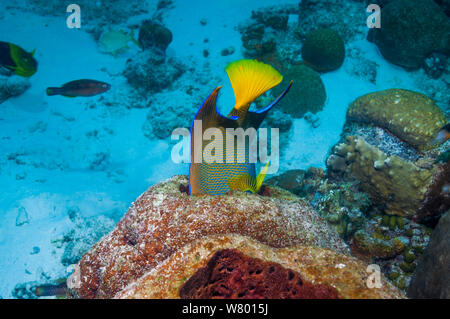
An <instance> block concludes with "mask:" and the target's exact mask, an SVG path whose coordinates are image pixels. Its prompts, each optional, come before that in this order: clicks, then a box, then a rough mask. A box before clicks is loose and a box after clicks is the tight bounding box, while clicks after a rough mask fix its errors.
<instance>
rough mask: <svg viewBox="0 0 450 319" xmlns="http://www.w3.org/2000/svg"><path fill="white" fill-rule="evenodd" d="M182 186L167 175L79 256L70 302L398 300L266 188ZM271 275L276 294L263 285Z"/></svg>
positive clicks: (297, 203) (297, 205) (305, 212)
mask: <svg viewBox="0 0 450 319" xmlns="http://www.w3.org/2000/svg"><path fill="white" fill-rule="evenodd" d="M187 183H188V181H187V177H186V176H175V177H173V178H172V179H170V180H167V181H165V182H162V183H160V184H157V185H155V186H153V187H151V188H150V189H149V190H148V191H147V192H145V193H144V194H142V195H141V196H140V197H139V198H138V199H137V200H136V201H135V202H134V204H133V206H132V207H130V209H129V210H128V212H127V213H126V215H125V216H124V217H123V219H122V220H121V221H120V222H119V223H118V224H117V226H116V228H115V229H114V230H113V231H112V232H111V233H110V234H108V235H107V236H105V237H104V238H103V239H102V240H101V241H100V242H99V243H97V244H96V245H95V246H94V247H93V248H92V249H91V251H90V252H88V253H87V254H86V255H84V256H83V258H82V259H81V261H80V262H79V264H78V267H79V269H80V273H79V274H78V275H76V274H74V275H72V278H71V280H72V279H75V281H76V280H78V283H79V286H78V288H76V287H75V288H72V289H71V290H70V291H69V295H70V296H71V297H78V298H111V297H117V298H142V297H145V298H182V297H189V298H195V297H208V298H209V297H212V298H227V297H230V296H233V297H237V298H249V297H252V298H253V297H263V296H266V297H268V296H270V297H276V298H311V297H314V298H319V297H322V298H336V297H338V298H401V297H403V294H402V293H401V292H400V291H399V290H397V289H396V288H394V287H393V286H392V285H391V284H390V283H389V282H388V281H386V280H385V279H384V278H382V279H381V280H382V288H380V289H370V288H367V286H366V279H367V276H368V273H367V272H366V267H367V264H365V263H364V262H362V261H359V260H357V259H355V258H353V257H351V256H349V255H348V247H347V245H346V244H345V243H344V242H343V241H342V240H341V239H340V238H339V236H338V235H337V234H336V233H335V232H334V231H333V230H332V229H330V228H329V227H328V225H327V223H326V222H325V221H324V220H323V219H322V218H320V216H319V215H318V214H317V213H316V212H315V211H314V209H313V208H312V207H311V206H310V205H309V204H308V203H307V202H306V201H305V200H302V199H300V198H298V197H297V196H295V195H294V194H292V193H290V192H288V191H285V190H282V189H280V188H278V187H275V186H266V187H265V188H264V190H263V193H262V195H251V194H246V193H241V192H233V193H230V194H227V195H225V196H215V197H211V196H201V197H192V196H189V195H187V194H186V193H185V191H186V190H187ZM225 265H226V267H225ZM243 269H246V270H248V274H243V273H242V272H241V271H240V270H243ZM241 276H244V277H245V278H247V277H248V281H246V282H245V283H243V282H242V280H243V277H241ZM274 276H277V278H279V282H280V286H279V287H274V286H273V284H271V285H267V283H268V282H269V281H271V280H272V279H273V278H274ZM73 277H76V278H73ZM238 277H239V278H238ZM214 278H216V279H217V280H219V281H220V282H221V283H223V285H220V286H218V285H217V284H215V280H216V279H214ZM271 278H272V279H271ZM239 282H241V283H240V284H239ZM202 287H204V288H202Z"/></svg>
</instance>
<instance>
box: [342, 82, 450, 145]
mask: <svg viewBox="0 0 450 319" xmlns="http://www.w3.org/2000/svg"><path fill="white" fill-rule="evenodd" d="M347 119H348V120H350V121H356V122H362V123H369V124H374V125H377V126H379V127H382V128H384V129H387V130H388V131H389V132H391V133H393V134H394V135H395V136H397V137H398V138H400V139H401V140H404V141H405V142H407V143H409V144H410V145H412V146H414V147H415V148H417V149H419V150H423V149H428V148H430V141H431V140H432V139H433V138H434V137H435V136H436V134H437V133H438V132H439V130H440V129H441V128H442V126H444V125H445V124H446V123H447V120H446V118H445V115H444V112H442V111H441V109H439V107H438V106H437V105H436V104H435V103H434V102H433V100H431V99H430V98H428V97H427V96H426V95H423V94H421V93H417V92H414V91H409V90H403V89H389V90H384V91H379V92H374V93H370V94H366V95H363V96H361V97H359V98H358V99H356V100H355V101H354V102H353V103H352V104H351V105H350V106H349V109H348V112H347Z"/></svg>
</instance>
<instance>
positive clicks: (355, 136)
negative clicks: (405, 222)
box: [327, 89, 449, 221]
mask: <svg viewBox="0 0 450 319" xmlns="http://www.w3.org/2000/svg"><path fill="white" fill-rule="evenodd" d="M369 123H370V124H369ZM445 123H446V119H445V115H444V114H443V112H442V111H441V110H440V109H439V108H438V107H436V106H435V105H434V104H433V102H432V101H431V100H430V99H428V98H427V97H426V96H424V95H422V94H419V93H415V92H411V91H405V90H398V89H392V90H388V91H381V92H376V93H373V94H368V95H365V96H363V97H361V98H358V99H357V100H356V101H355V102H353V103H352V104H351V105H350V107H349V109H348V112H347V122H346V125H345V127H344V133H343V135H342V138H341V141H340V142H339V143H338V144H337V145H336V146H335V147H334V148H333V151H332V153H331V154H330V156H329V157H328V159H327V166H328V168H329V169H330V171H331V172H333V173H334V174H337V175H344V176H346V177H348V178H354V179H357V180H359V181H360V182H361V185H362V189H363V190H364V191H366V192H367V193H368V194H370V196H371V199H372V201H373V202H374V204H378V205H383V206H384V210H385V211H386V213H387V214H390V215H397V216H402V217H406V218H409V219H413V220H415V221H424V220H426V219H430V218H433V217H436V216H439V215H440V214H442V213H443V212H445V211H446V210H447V209H448V207H449V202H448V199H446V198H445V196H444V194H443V193H442V191H441V190H442V187H443V186H444V184H445V182H446V181H448V180H449V175H448V172H449V169H448V163H435V161H436V158H437V156H438V154H439V153H440V152H441V151H442V150H440V149H439V148H434V149H433V146H432V145H431V143H430V141H431V139H432V138H433V136H435V134H437V132H438V131H439V128H440V127H442V126H443V125H444V124H445ZM425 149H429V151H425ZM418 150H421V152H419V151H418Z"/></svg>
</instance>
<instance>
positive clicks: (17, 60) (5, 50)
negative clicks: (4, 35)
mask: <svg viewBox="0 0 450 319" xmlns="http://www.w3.org/2000/svg"><path fill="white" fill-rule="evenodd" d="M37 65H38V63H37V61H36V59H35V58H34V51H33V52H27V51H25V50H24V49H22V48H21V47H19V46H18V45H15V44H13V43H9V42H3V41H0V66H2V67H4V68H6V69H8V70H10V71H11V72H13V73H14V74H17V75H20V76H24V77H30V76H32V75H33V74H34V73H36V71H37Z"/></svg>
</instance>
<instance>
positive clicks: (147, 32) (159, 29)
mask: <svg viewBox="0 0 450 319" xmlns="http://www.w3.org/2000/svg"><path fill="white" fill-rule="evenodd" d="M138 39H139V44H140V45H141V47H142V49H143V50H146V49H148V48H158V49H160V50H162V51H163V52H165V51H166V49H167V47H168V46H169V44H170V42H172V32H171V31H170V30H169V29H168V28H166V27H165V26H163V25H162V24H160V23H158V22H156V21H152V20H144V21H143V22H142V24H141V26H140V28H139V36H138Z"/></svg>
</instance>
